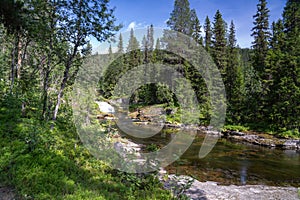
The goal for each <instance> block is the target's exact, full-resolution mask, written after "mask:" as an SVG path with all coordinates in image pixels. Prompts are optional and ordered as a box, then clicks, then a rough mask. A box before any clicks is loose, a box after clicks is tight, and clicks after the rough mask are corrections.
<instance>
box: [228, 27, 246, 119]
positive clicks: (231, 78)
mask: <svg viewBox="0 0 300 200" xmlns="http://www.w3.org/2000/svg"><path fill="white" fill-rule="evenodd" d="M227 57H228V64H227V67H226V77H225V88H226V97H227V101H228V112H229V113H230V115H229V117H228V118H227V120H228V121H230V123H239V122H240V115H241V105H242V103H243V85H244V83H243V76H242V69H241V62H240V55H239V52H238V49H237V46H236V35H235V26H234V23H233V21H231V24H230V29H229V36H228V53H227Z"/></svg>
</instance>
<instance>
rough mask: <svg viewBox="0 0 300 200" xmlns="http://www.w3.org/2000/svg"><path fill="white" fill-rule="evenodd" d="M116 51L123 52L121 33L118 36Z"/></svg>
mask: <svg viewBox="0 0 300 200" xmlns="http://www.w3.org/2000/svg"><path fill="white" fill-rule="evenodd" d="M118 53H124V47H123V37H122V34H121V33H120V36H119V43H118Z"/></svg>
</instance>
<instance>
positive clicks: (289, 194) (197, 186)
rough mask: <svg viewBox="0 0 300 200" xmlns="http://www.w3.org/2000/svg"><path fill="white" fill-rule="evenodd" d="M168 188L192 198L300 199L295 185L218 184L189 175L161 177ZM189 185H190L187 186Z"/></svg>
mask: <svg viewBox="0 0 300 200" xmlns="http://www.w3.org/2000/svg"><path fill="white" fill-rule="evenodd" d="M160 179H161V181H162V182H163V184H164V187H165V188H166V189H169V190H172V191H173V193H174V195H175V196H176V195H180V194H184V195H186V196H187V197H188V198H189V199H192V200H215V199H222V200H225V199H226V200H227V199H228V200H233V199H247V200H252V199H253V200H257V199H264V200H268V199H273V200H274V199H278V200H279V199H289V200H294V199H295V200H296V199H299V195H298V189H297V188H295V187H274V186H266V185H244V186H237V185H229V186H223V185H218V184H217V183H216V182H210V181H208V182H200V181H197V180H195V179H193V178H191V177H188V176H176V175H168V176H167V177H166V176H164V177H162V176H161V177H160ZM187 185H188V186H189V187H188V188H187Z"/></svg>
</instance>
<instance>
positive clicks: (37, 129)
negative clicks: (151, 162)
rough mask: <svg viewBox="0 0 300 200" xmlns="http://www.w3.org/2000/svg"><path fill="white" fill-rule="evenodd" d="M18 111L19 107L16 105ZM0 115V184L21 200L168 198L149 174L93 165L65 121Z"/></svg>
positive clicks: (94, 161)
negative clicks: (128, 172)
mask: <svg viewBox="0 0 300 200" xmlns="http://www.w3.org/2000/svg"><path fill="white" fill-rule="evenodd" d="M16 107H17V106H16ZM4 108H5V106H3V104H2V106H1V110H0V116H1V118H0V137H1V140H0V147H1V148H0V183H1V185H7V186H11V187H14V188H15V191H16V193H17V195H18V196H19V197H20V199H35V200H43V199H45V200H46V199H47V200H48V199H72V200H74V199H75V200H76V199H78V200H79V199H80V200H82V199H91V200H94V199H113V200H114V199H171V198H172V197H171V194H170V192H169V191H166V190H163V189H162V185H161V183H160V182H159V181H158V180H157V178H156V177H155V176H154V175H153V174H149V175H147V176H139V175H136V174H126V173H122V172H118V171H116V170H114V169H112V168H111V167H110V166H109V165H108V164H107V163H105V162H103V161H101V160H97V159H96V158H94V157H93V156H91V154H90V153H89V152H88V151H87V149H86V148H85V147H84V146H83V145H82V144H81V142H80V140H79V139H78V136H77V133H76V130H75V128H74V126H73V125H72V124H71V123H70V121H71V120H68V118H67V117H65V118H63V119H61V121H58V122H57V124H56V126H55V128H54V129H53V130H50V124H47V123H42V122H41V121H39V120H37V119H36V118H21V117H20V116H19V115H18V114H17V113H18V112H19V110H18V109H4Z"/></svg>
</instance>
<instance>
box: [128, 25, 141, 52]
mask: <svg viewBox="0 0 300 200" xmlns="http://www.w3.org/2000/svg"><path fill="white" fill-rule="evenodd" d="M138 48H139V42H138V40H137V39H136V37H135V36H134V31H133V29H131V30H130V37H129V41H128V46H127V52H130V51H133V50H136V49H138Z"/></svg>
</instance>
